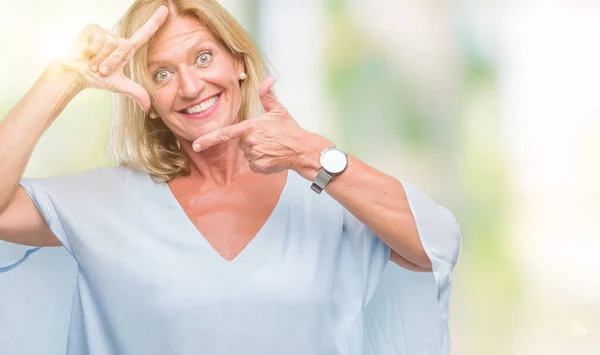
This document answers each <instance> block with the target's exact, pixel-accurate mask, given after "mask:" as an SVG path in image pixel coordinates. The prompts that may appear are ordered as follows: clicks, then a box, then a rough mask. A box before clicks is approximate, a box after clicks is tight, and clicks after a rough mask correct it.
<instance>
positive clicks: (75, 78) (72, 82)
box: [42, 61, 85, 96]
mask: <svg viewBox="0 0 600 355" xmlns="http://www.w3.org/2000/svg"><path fill="white" fill-rule="evenodd" d="M42 78H43V79H44V80H47V81H49V82H52V83H53V84H54V86H55V87H56V88H58V89H60V90H61V91H62V92H64V93H65V94H66V95H68V96H75V95H77V94H78V93H80V92H81V91H83V90H84V89H85V85H84V84H83V82H82V80H81V78H80V77H79V75H77V74H76V73H75V72H73V71H71V70H69V69H68V68H67V67H66V66H65V65H64V64H62V63H61V62H59V61H53V62H51V63H50V64H49V65H48V67H46V69H45V70H44V73H43V74H42Z"/></svg>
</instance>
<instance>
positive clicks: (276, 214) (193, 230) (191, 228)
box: [158, 170, 290, 263]
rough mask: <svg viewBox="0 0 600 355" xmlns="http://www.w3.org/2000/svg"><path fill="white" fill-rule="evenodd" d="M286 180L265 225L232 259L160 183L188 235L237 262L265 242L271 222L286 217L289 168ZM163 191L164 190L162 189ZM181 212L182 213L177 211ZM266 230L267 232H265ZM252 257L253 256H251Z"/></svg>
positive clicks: (165, 185)
mask: <svg viewBox="0 0 600 355" xmlns="http://www.w3.org/2000/svg"><path fill="white" fill-rule="evenodd" d="M285 175H286V180H285V183H284V185H283V189H282V191H281V194H280V196H279V198H278V200H277V203H276V204H275V207H274V208H273V209H272V210H271V212H270V214H269V217H268V218H267V219H266V220H265V221H264V223H263V225H262V226H261V227H260V229H259V230H258V232H256V234H255V235H254V236H252V238H251V239H250V241H249V242H248V244H247V245H246V246H245V247H244V248H243V249H242V250H241V251H240V252H239V253H238V254H237V255H236V256H235V257H234V258H233V259H232V260H227V259H225V258H224V257H223V256H222V255H221V254H220V253H219V252H218V251H217V250H215V249H214V247H213V246H212V245H211V244H210V243H209V242H208V239H206V237H205V236H204V235H203V234H202V232H201V231H200V230H198V228H197V227H196V226H195V225H194V223H193V221H192V220H191V219H190V218H189V216H188V215H187V213H186V212H185V210H184V209H183V207H182V206H181V204H180V202H179V201H178V200H177V198H176V197H175V195H174V194H173V191H172V190H171V188H170V187H169V185H168V184H166V183H163V184H158V185H160V186H162V187H164V189H161V190H165V191H166V193H165V195H166V196H165V197H164V199H165V201H168V203H170V205H171V208H172V209H173V211H174V213H173V215H174V217H173V218H176V220H173V221H172V222H173V223H178V224H180V225H181V228H182V229H186V235H187V236H188V237H190V238H193V236H194V235H196V236H197V237H198V239H200V241H201V243H202V244H205V245H206V248H207V249H208V251H209V252H210V251H212V252H214V254H215V257H216V258H221V259H223V261H224V262H225V263H235V262H237V261H238V259H243V258H245V254H247V253H250V254H252V252H251V251H247V249H253V248H254V246H253V245H254V244H261V243H263V242H262V241H261V239H263V238H264V237H263V234H265V233H267V234H268V233H269V232H268V231H269V229H270V228H273V227H271V224H273V223H277V221H280V220H282V219H284V218H285V215H282V212H280V209H281V207H280V206H281V205H284V204H285V202H283V201H285V199H286V194H287V191H288V190H289V188H288V186H289V185H290V184H288V180H289V175H290V173H289V170H288V171H286V174H285ZM160 192H161V193H162V192H163V191H160ZM177 212H180V213H177ZM265 230H266V232H265ZM258 255H260V251H259V253H258ZM250 257H252V256H250Z"/></svg>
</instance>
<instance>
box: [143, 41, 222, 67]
mask: <svg viewBox="0 0 600 355" xmlns="http://www.w3.org/2000/svg"><path fill="white" fill-rule="evenodd" d="M206 42H209V43H213V41H212V40H211V39H209V38H201V39H199V40H198V41H196V43H194V45H192V46H191V47H190V49H188V53H187V56H188V57H189V56H190V53H192V52H196V51H198V48H199V47H201V46H202V45H203V44H205V43H206ZM171 64H172V62H171V61H169V60H165V59H158V60H152V61H148V67H149V68H154V67H159V68H160V67H168V66H169V65H171Z"/></svg>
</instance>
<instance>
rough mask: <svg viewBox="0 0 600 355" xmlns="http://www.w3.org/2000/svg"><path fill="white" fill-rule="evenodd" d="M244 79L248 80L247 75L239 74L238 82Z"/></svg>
mask: <svg viewBox="0 0 600 355" xmlns="http://www.w3.org/2000/svg"><path fill="white" fill-rule="evenodd" d="M246 78H248V75H246V73H243V72H242V73H240V80H246Z"/></svg>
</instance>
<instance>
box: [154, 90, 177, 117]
mask: <svg viewBox="0 0 600 355" xmlns="http://www.w3.org/2000/svg"><path fill="white" fill-rule="evenodd" d="M170 86H172V85H166V86H164V87H161V88H158V89H157V90H156V91H155V95H156V101H154V103H153V105H154V108H155V109H156V111H157V112H158V113H159V114H160V115H161V116H164V115H167V114H168V113H169V112H170V111H171V106H172V103H173V99H174V97H175V96H174V90H173V89H172V88H170Z"/></svg>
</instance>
